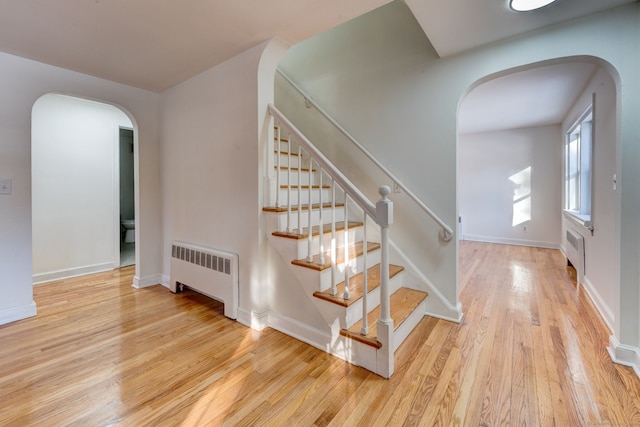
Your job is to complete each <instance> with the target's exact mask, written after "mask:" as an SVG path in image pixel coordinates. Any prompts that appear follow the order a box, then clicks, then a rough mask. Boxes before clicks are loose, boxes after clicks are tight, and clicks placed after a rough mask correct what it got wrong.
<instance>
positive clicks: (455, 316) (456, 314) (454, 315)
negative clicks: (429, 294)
mask: <svg viewBox="0 0 640 427" xmlns="http://www.w3.org/2000/svg"><path fill="white" fill-rule="evenodd" d="M428 301H429V298H427V301H426V302H428ZM425 305H426V307H427V310H426V311H425V312H424V315H425V316H429V317H435V318H436V319H442V320H447V321H449V322H454V323H462V319H463V318H464V313H463V312H462V304H461V303H458V305H457V306H456V310H453V311H451V315H443V314H441V313H438V312H433V311H430V310H429V305H428V304H425Z"/></svg>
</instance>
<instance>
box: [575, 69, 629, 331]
mask: <svg viewBox="0 0 640 427" xmlns="http://www.w3.org/2000/svg"><path fill="white" fill-rule="evenodd" d="M593 93H595V94H596V101H595V105H594V111H595V115H594V117H595V118H594V120H595V122H594V129H595V140H594V143H595V150H594V153H593V161H594V165H593V173H594V185H593V189H592V196H593V204H594V205H593V211H592V213H591V214H592V221H593V226H594V230H593V235H592V233H591V232H590V231H589V230H587V229H586V228H585V227H584V226H583V225H582V224H580V223H578V222H576V221H575V220H573V219H572V217H569V216H566V215H563V217H562V245H563V248H564V246H565V244H566V241H565V238H564V236H565V235H566V230H567V228H571V229H573V230H575V231H577V232H578V233H580V234H581V235H582V236H584V238H585V277H584V282H585V283H584V286H585V288H586V289H587V291H588V292H589V295H590V296H591V299H592V300H593V301H594V302H595V304H596V306H597V307H598V310H599V311H600V313H601V314H602V317H603V318H604V320H605V321H606V322H607V324H608V325H609V328H610V329H611V330H612V332H614V333H615V334H616V335H618V334H619V332H620V324H619V320H618V319H619V317H620V288H619V287H618V286H612V283H618V282H619V280H620V267H619V263H618V259H619V256H620V254H619V252H618V251H619V245H620V239H619V236H620V230H619V228H618V227H619V221H618V218H619V209H620V208H619V202H620V201H619V194H618V191H617V190H614V188H613V175H614V174H617V173H618V171H617V163H618V151H619V147H618V146H617V144H616V142H615V141H616V134H617V131H618V130H617V120H618V118H617V115H616V104H617V100H616V87H615V83H614V81H613V80H612V79H611V77H610V76H609V74H608V73H607V72H606V70H603V69H600V70H598V72H597V73H596V75H595V76H594V77H593V79H592V80H591V81H590V82H589V84H588V85H587V86H586V88H585V89H584V92H583V93H582V94H581V95H580V96H579V97H578V99H577V100H576V103H575V104H574V105H573V107H572V108H571V109H570V111H569V113H568V114H567V117H566V119H565V120H564V122H563V123H562V134H563V135H565V134H566V132H568V131H569V128H570V127H571V126H572V125H573V124H574V123H575V122H576V120H577V119H578V118H579V116H580V115H581V114H582V113H583V112H584V110H585V109H586V108H587V106H588V105H589V103H590V102H591V99H592V94H593ZM563 176H564V172H563Z"/></svg>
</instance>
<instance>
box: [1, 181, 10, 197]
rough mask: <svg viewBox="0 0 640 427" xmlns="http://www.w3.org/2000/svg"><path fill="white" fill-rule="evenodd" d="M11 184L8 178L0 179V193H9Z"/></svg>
mask: <svg viewBox="0 0 640 427" xmlns="http://www.w3.org/2000/svg"><path fill="white" fill-rule="evenodd" d="M11 184H12V181H11V180H10V179H0V194H11Z"/></svg>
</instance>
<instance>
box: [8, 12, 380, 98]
mask: <svg viewBox="0 0 640 427" xmlns="http://www.w3.org/2000/svg"><path fill="white" fill-rule="evenodd" d="M389 1H390V0H348V1H345V0H294V1H292V0H269V1H266V0H258V1H256V0H179V1H178V0H0V51H4V52H8V53H12V54H15V55H19V56H23V57H26V58H30V59H34V60H36V61H40V62H44V63H48V64H52V65H56V66H59V67H63V68H67V69H71V70H76V71H80V72H83V73H86V74H90V75H94V76H98V77H103V78H106V79H109V80H113V81H117V82H121V83H126V84H129V85H132V86H136V87H140V88H143V89H149V90H153V91H158V92H159V91H162V90H164V89H167V88H168V87H171V86H173V85H175V84H177V83H179V82H181V81H183V80H186V79H187V78H189V77H191V76H193V75H195V74H197V73H199V72H202V71H204V70H207V69H209V68H211V67H213V66H215V65H217V64H220V63H222V62H224V61H225V60H227V59H229V58H232V57H233V56H235V55H237V54H239V53H241V52H243V51H245V50H247V49H249V48H250V47H253V46H255V45H257V44H259V43H261V42H263V41H266V40H269V39H271V38H273V37H279V38H281V39H282V40H283V41H285V42H287V43H291V44H293V43H297V42H299V41H301V40H303V39H305V38H308V37H311V36H313V35H315V34H318V33H320V32H322V31H325V30H327V29H329V28H332V27H335V26H336V25H338V24H340V23H342V22H345V21H347V20H350V19H352V18H355V17H356V16H359V15H362V14H363V13H365V12H367V11H369V10H372V9H375V8H376V7H378V6H381V5H383V4H385V3H388V2H389Z"/></svg>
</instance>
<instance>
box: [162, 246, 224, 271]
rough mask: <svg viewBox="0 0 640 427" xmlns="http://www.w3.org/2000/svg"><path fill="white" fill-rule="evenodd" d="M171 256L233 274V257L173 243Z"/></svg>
mask: <svg viewBox="0 0 640 427" xmlns="http://www.w3.org/2000/svg"><path fill="white" fill-rule="evenodd" d="M171 256H172V257H173V258H177V259H179V260H182V261H186V262H188V263H191V264H195V265H198V266H200V267H203V268H207V269H209V270H214V271H217V272H220V273H224V274H228V275H230V274H231V259H229V258H225V257H222V256H216V255H212V254H210V253H206V252H202V251H199V250H196V249H189V248H185V247H182V246H179V245H172V248H171Z"/></svg>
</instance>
